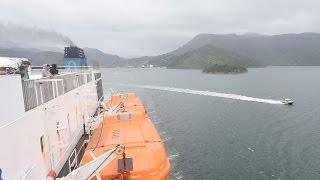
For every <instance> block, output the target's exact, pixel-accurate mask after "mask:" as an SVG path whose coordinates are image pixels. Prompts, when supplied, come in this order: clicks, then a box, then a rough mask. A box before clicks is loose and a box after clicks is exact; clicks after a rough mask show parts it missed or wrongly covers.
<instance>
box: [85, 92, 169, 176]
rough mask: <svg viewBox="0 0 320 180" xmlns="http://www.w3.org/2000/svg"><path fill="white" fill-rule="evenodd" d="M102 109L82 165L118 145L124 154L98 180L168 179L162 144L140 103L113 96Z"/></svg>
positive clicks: (129, 96)
mask: <svg viewBox="0 0 320 180" xmlns="http://www.w3.org/2000/svg"><path fill="white" fill-rule="evenodd" d="M104 107H105V108H106V109H105V112H104V114H105V118H104V120H103V122H102V123H101V125H100V127H99V128H97V129H95V130H94V132H93V134H92V137H91V140H90V142H89V144H88V146H87V148H86V150H85V153H84V156H83V158H82V164H86V163H88V162H90V161H92V160H93V159H94V158H96V157H98V156H100V155H102V154H104V153H105V152H107V151H109V150H110V149H112V148H114V147H115V146H117V145H118V144H122V145H124V146H125V154H123V155H118V157H117V158H116V159H114V160H113V161H112V162H111V163H110V164H109V165H108V166H106V167H105V168H104V169H103V170H102V171H101V172H100V174H99V176H100V177H101V179H124V178H128V179H169V174H170V163H169V160H168V157H167V154H166V150H165V147H164V143H163V142H162V140H161V138H160V136H159V134H158V132H157V130H156V128H155V127H154V125H153V123H152V122H151V120H150V119H149V118H148V114H147V112H146V110H145V107H144V105H143V103H142V101H141V100H140V99H139V98H138V97H137V96H136V95H135V94H133V93H128V94H115V95H113V96H112V98H111V100H110V101H109V102H107V103H105V106H104ZM98 178H99V177H98Z"/></svg>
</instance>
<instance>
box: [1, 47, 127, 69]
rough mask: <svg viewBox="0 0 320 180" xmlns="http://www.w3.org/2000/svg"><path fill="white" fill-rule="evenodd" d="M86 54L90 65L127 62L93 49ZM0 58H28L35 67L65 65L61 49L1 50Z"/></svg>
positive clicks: (87, 50)
mask: <svg viewBox="0 0 320 180" xmlns="http://www.w3.org/2000/svg"><path fill="white" fill-rule="evenodd" d="M84 52H85V54H86V56H87V60H88V65H90V61H91V60H95V61H98V62H99V64H100V66H101V67H112V66H116V65H117V64H119V63H121V62H122V61H125V60H126V59H124V58H121V57H119V56H116V55H110V54H106V53H103V52H102V51H100V50H98V49H93V48H84ZM0 56H3V57H21V58H28V59H29V61H30V62H31V63H32V65H33V66H41V65H43V64H58V65H59V66H63V65H64V61H63V49H61V50H60V52H56V51H47V50H46V49H44V50H42V49H41V50H40V49H35V48H15V47H10V48H0Z"/></svg>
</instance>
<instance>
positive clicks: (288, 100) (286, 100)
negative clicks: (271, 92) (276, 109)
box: [281, 99, 293, 105]
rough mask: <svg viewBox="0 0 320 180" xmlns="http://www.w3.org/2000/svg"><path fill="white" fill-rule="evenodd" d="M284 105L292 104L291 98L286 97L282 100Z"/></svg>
mask: <svg viewBox="0 0 320 180" xmlns="http://www.w3.org/2000/svg"><path fill="white" fill-rule="evenodd" d="M281 102H282V103H283V104H284V105H292V104H293V101H292V100H291V99H284V100H282V101H281Z"/></svg>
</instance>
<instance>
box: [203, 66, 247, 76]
mask: <svg viewBox="0 0 320 180" xmlns="http://www.w3.org/2000/svg"><path fill="white" fill-rule="evenodd" d="M202 72H203V73H213V74H239V73H246V72H248V70H247V68H245V67H244V66H240V65H231V64H214V65H209V66H207V67H205V68H204V69H203V70H202Z"/></svg>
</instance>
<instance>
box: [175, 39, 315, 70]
mask: <svg viewBox="0 0 320 180" xmlns="http://www.w3.org/2000/svg"><path fill="white" fill-rule="evenodd" d="M208 44H210V45H214V46H216V47H220V48H224V49H227V50H230V51H232V52H235V53H239V54H241V55H244V56H247V57H251V58H253V59H256V60H257V61H258V62H259V63H260V64H263V65H266V66H314V65H317V66H318V65H320V51H319V49H320V34H317V33H302V34H283V35H274V36H266V35H255V36H251V35H249V36H248V35H235V34H229V35H216V34H200V35H197V36H196V37H194V38H193V39H192V40H191V41H189V42H188V43H187V44H185V45H184V46H182V47H181V48H179V49H177V50H176V51H173V52H171V54H178V55H179V54H183V53H185V52H188V51H190V50H193V49H197V48H199V47H202V46H204V45H208Z"/></svg>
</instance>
